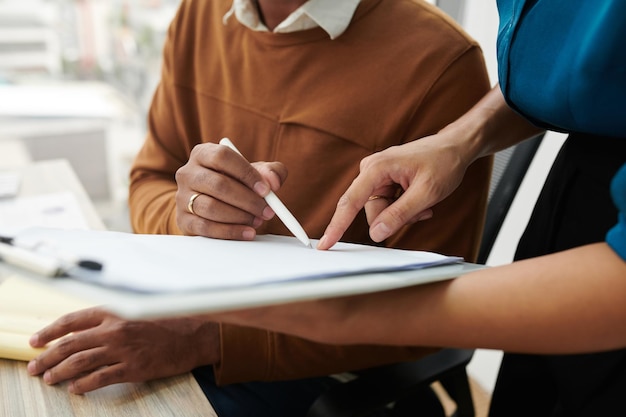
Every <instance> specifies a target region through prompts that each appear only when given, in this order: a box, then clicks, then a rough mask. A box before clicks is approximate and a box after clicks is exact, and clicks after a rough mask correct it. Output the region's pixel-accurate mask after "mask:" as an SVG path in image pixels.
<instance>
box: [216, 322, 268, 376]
mask: <svg viewBox="0 0 626 417" xmlns="http://www.w3.org/2000/svg"><path fill="white" fill-rule="evenodd" d="M271 340H272V339H271V338H270V336H269V333H268V332H267V331H265V330H258V329H252V328H247V327H240V326H233V325H228V324H221V325H220V343H221V351H222V353H221V355H222V356H221V360H220V362H219V364H217V365H216V366H215V367H214V372H215V380H216V382H217V384H218V385H227V384H232V383H236V382H245V381H259V380H265V379H267V375H268V373H269V369H271V366H272V361H271V357H270V356H271ZM241 358H246V359H245V361H242V360H241ZM242 362H245V363H242Z"/></svg>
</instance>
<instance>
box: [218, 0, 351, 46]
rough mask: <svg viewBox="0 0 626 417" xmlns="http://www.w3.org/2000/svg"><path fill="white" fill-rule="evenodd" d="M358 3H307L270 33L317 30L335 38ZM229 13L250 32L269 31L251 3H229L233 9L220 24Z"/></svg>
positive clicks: (242, 0) (241, 0) (337, 0)
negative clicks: (322, 30) (321, 30)
mask: <svg viewBox="0 0 626 417" xmlns="http://www.w3.org/2000/svg"><path fill="white" fill-rule="evenodd" d="M360 2H361V0H308V1H307V2H306V3H304V4H303V5H302V6H300V7H299V8H298V9H296V10H295V11H294V12H293V13H291V14H290V15H289V16H287V18H286V19H285V20H283V21H282V22H281V23H280V24H279V25H278V26H276V27H275V28H274V30H273V32H274V33H289V32H297V31H300V30H307V29H313V28H316V27H321V28H322V29H324V30H325V31H326V33H328V35H329V36H330V38H331V39H335V38H337V37H338V36H339V35H341V34H342V33H343V32H344V31H345V30H346V29H347V28H348V26H349V25H350V21H351V20H352V16H353V15H354V12H355V10H356V8H357V6H358V5H359V3H360ZM233 14H234V15H235V17H236V18H237V20H238V21H239V22H240V23H241V24H243V25H244V26H247V27H248V28H250V29H252V30H256V31H260V32H268V31H269V29H268V28H267V26H265V25H264V24H263V22H261V19H260V17H259V13H258V11H257V8H256V5H255V4H254V3H253V1H252V0H233V6H232V7H231V8H230V10H229V11H228V12H227V13H226V14H225V15H224V19H223V21H224V23H226V22H227V21H228V19H229V18H230V17H231V16H232V15H233Z"/></svg>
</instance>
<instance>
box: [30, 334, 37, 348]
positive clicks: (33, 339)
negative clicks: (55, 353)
mask: <svg viewBox="0 0 626 417" xmlns="http://www.w3.org/2000/svg"><path fill="white" fill-rule="evenodd" d="M28 343H30V345H31V346H38V345H37V344H38V343H39V335H38V334H37V333H35V334H34V335H32V336H31V337H30V339H29V340H28Z"/></svg>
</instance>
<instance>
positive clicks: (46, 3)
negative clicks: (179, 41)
mask: <svg viewBox="0 0 626 417" xmlns="http://www.w3.org/2000/svg"><path fill="white" fill-rule="evenodd" d="M178 4H179V0H0V169H3V168H4V169H8V168H10V167H11V165H19V164H23V163H24V162H29V161H38V160H44V159H56V158H64V159H67V160H68V161H69V162H70V164H71V166H72V168H73V169H74V170H75V171H76V174H77V175H78V177H79V179H80V180H81V182H82V183H83V185H84V187H85V189H86V190H87V192H88V194H89V196H90V197H91V199H92V200H93V202H94V204H95V205H96V208H97V209H98V210H99V212H100V214H101V216H102V218H103V220H104V221H105V223H106V225H107V226H108V227H109V228H111V229H116V230H128V227H129V226H128V220H127V214H126V193H127V185H128V179H127V177H128V169H129V165H130V163H131V161H132V158H133V156H134V154H135V153H136V151H137V149H138V147H139V146H140V145H141V142H142V140H143V137H144V133H145V115H146V111H147V108H148V106H149V103H150V99H151V96H152V93H153V91H154V88H155V86H156V83H157V81H158V76H159V66H160V63H159V61H160V54H161V47H162V45H163V41H164V37H165V34H166V31H167V27H168V25H169V22H170V20H171V18H172V17H173V15H174V13H175V11H176V8H177V7H178Z"/></svg>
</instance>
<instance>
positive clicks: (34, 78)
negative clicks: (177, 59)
mask: <svg viewBox="0 0 626 417" xmlns="http://www.w3.org/2000/svg"><path fill="white" fill-rule="evenodd" d="M179 2H180V0H0V169H2V168H5V169H6V168H10V166H11V165H15V164H20V163H23V162H24V161H38V160H43V159H54V158H64V159H67V160H68V161H69V162H70V164H71V165H72V167H73V169H74V170H75V171H76V173H77V175H78V177H79V178H80V180H81V182H82V183H83V185H84V186H85V189H86V190H87V192H88V194H89V196H90V197H91V199H92V200H93V202H94V204H95V205H96V207H97V209H98V210H99V212H100V214H101V216H102V218H103V220H104V222H105V224H106V225H107V227H109V228H110V229H115V230H128V228H129V224H128V219H127V213H126V193H127V185H128V169H129V165H130V163H131V161H132V158H133V156H134V154H135V153H136V151H137V149H138V147H139V146H140V145H141V142H142V141H143V137H144V134H145V129H146V125H145V118H146V113H147V109H148V106H149V104H150V100H151V97H152V94H153V91H154V88H155V86H156V83H157V82H158V77H159V73H160V58H161V48H162V45H163V41H164V39H165V35H166V31H167V28H168V25H169V22H170V21H171V19H172V17H173V15H174V13H175V12H176V9H177V7H178V4H179ZM431 2H432V3H438V5H439V6H440V7H442V8H443V9H444V10H446V11H447V12H449V13H450V14H451V15H453V16H454V17H455V18H457V19H458V20H459V21H460V22H461V23H462V24H463V25H464V26H465V27H466V28H467V30H468V32H470V33H471V34H472V35H473V36H475V37H476V38H477V39H478V40H479V41H480V42H481V43H482V44H484V45H485V55H486V57H487V61H488V63H489V67H490V73H491V74H493V71H494V68H495V65H494V64H495V60H494V59H493V58H492V57H493V56H495V55H494V53H493V46H494V43H495V41H494V39H495V31H496V22H497V16H496V12H495V1H494V0H468V1H462V0H439V1H438V2H436V1H435V0H431Z"/></svg>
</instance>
